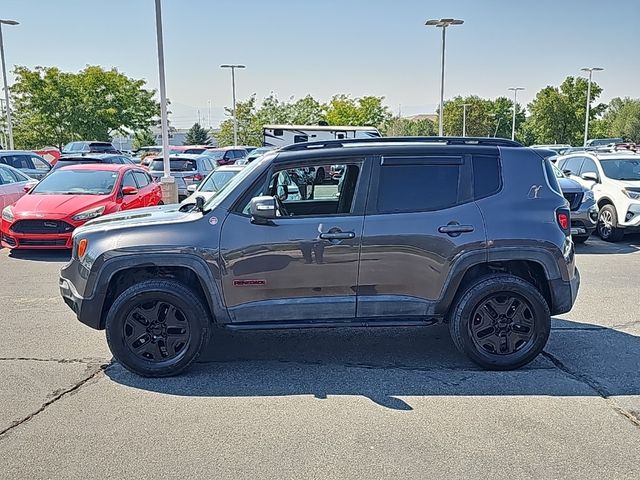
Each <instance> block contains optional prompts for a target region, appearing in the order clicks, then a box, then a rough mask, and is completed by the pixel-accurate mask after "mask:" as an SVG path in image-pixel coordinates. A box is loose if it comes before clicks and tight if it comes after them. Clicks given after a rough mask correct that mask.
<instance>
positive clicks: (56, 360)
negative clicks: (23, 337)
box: [0, 357, 104, 365]
mask: <svg viewBox="0 0 640 480" xmlns="http://www.w3.org/2000/svg"><path fill="white" fill-rule="evenodd" d="M0 361H9V362H11V361H25V362H54V363H86V364H89V365H95V364H96V363H99V362H102V361H104V359H100V358H36V357H0Z"/></svg>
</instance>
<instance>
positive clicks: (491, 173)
mask: <svg viewBox="0 0 640 480" xmlns="http://www.w3.org/2000/svg"><path fill="white" fill-rule="evenodd" d="M500 183H501V182H500V162H499V160H498V157H490V156H484V155H475V156H474V157H473V193H474V198H476V199H478V198H484V197H488V196H489V195H493V194H494V193H496V192H497V191H498V190H500Z"/></svg>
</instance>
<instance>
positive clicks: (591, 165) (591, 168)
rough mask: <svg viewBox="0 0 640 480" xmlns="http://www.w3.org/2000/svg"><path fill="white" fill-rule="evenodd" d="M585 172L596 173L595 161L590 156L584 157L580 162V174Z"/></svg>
mask: <svg viewBox="0 0 640 480" xmlns="http://www.w3.org/2000/svg"><path fill="white" fill-rule="evenodd" d="M585 173H595V174H596V175H598V167H597V166H596V162H594V161H593V160H592V159H591V158H585V159H584V163H583V164H582V168H581V169H580V175H584V174H585Z"/></svg>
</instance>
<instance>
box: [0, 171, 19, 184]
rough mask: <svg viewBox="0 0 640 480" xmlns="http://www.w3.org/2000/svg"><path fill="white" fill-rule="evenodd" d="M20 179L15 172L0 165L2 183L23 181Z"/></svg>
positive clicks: (0, 180) (0, 182)
mask: <svg viewBox="0 0 640 480" xmlns="http://www.w3.org/2000/svg"><path fill="white" fill-rule="evenodd" d="M22 181H24V180H19V179H18V178H17V176H16V175H15V173H14V172H12V171H11V170H9V169H8V168H2V167H0V185H8V184H10V183H16V182H22Z"/></svg>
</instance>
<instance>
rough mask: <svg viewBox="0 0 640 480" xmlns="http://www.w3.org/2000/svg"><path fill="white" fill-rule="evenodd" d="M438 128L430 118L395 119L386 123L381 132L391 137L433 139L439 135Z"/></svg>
mask: <svg viewBox="0 0 640 480" xmlns="http://www.w3.org/2000/svg"><path fill="white" fill-rule="evenodd" d="M437 131H438V129H437V127H436V125H435V123H433V122H432V121H431V120H429V119H428V118H420V119H412V118H402V117H393V118H390V119H388V120H387V121H385V122H384V124H383V125H382V127H381V132H382V134H383V135H385V136H389V137H431V136H434V135H436V134H437Z"/></svg>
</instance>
